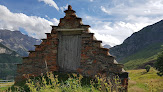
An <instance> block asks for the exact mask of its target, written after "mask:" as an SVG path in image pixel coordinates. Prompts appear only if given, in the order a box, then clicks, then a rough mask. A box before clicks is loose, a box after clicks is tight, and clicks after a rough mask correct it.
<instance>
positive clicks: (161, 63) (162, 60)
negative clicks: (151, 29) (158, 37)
mask: <svg viewBox="0 0 163 92" xmlns="http://www.w3.org/2000/svg"><path fill="white" fill-rule="evenodd" d="M155 68H156V69H157V70H158V71H159V72H158V73H157V74H158V75H159V76H162V75H163V45H162V48H161V52H160V53H159V54H158V58H157V61H156V63H155Z"/></svg>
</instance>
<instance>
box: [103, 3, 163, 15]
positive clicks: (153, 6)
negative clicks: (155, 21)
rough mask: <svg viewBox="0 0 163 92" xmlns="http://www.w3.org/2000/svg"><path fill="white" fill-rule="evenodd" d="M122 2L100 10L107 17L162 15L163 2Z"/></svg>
mask: <svg viewBox="0 0 163 92" xmlns="http://www.w3.org/2000/svg"><path fill="white" fill-rule="evenodd" d="M118 1H119V2H118ZM124 1H125V0H124ZM124 1H121V0H117V2H116V3H115V4H116V5H115V6H113V7H107V6H106V7H105V6H101V10H102V11H103V12H105V13H107V14H109V15H111V14H117V15H124V16H126V15H139V16H152V15H163V12H162V11H163V3H162V2H163V0H147V1H146V2H140V1H137V0H135V1H132V2H131V1H130V0H128V1H125V2H124Z"/></svg>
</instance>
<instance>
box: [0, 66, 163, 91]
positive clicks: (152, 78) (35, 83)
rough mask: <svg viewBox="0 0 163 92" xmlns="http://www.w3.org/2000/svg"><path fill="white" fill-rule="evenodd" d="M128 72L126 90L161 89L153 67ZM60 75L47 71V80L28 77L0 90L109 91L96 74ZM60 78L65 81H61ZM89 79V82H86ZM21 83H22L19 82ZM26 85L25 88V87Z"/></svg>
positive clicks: (162, 83)
mask: <svg viewBox="0 0 163 92" xmlns="http://www.w3.org/2000/svg"><path fill="white" fill-rule="evenodd" d="M127 72H129V78H130V79H129V85H128V92H161V91H163V77H161V76H158V75H157V74H156V73H157V72H158V71H157V70H155V69H154V68H151V69H150V71H149V72H146V70H145V69H139V70H128V71H127ZM60 76H61V75H55V76H53V75H52V74H51V73H49V77H48V78H49V80H47V78H46V76H42V77H40V79H36V78H34V79H29V80H28V81H27V82H26V83H25V85H26V86H21V87H20V86H16V85H15V86H14V89H13V87H11V88H8V89H7V87H3V88H0V91H2V90H8V91H9V90H11V89H12V90H15V91H16V92H20V91H23V90H27V87H28V91H26V92H29V90H31V91H32V92H36V90H39V92H46V91H47V92H77V91H78V92H105V91H106V90H107V91H108V90H109V91H110V86H111V83H110V84H109V85H108V84H105V79H102V78H99V77H97V76H96V79H97V81H92V80H91V79H89V78H88V79H87V84H86V82H83V81H86V79H84V77H83V76H81V75H75V74H74V75H67V76H68V79H66V78H65V77H63V78H60ZM61 79H63V80H65V81H61ZM83 79H84V80H83ZM88 81H89V82H88ZM116 81H117V84H116V85H117V88H118V87H120V86H119V83H118V82H119V80H118V79H117V80H116ZM20 85H22V84H20ZM25 87H26V88H25Z"/></svg>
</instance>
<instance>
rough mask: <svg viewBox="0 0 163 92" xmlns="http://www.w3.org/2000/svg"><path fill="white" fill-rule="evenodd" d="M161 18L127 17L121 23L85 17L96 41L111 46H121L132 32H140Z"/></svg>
mask: <svg viewBox="0 0 163 92" xmlns="http://www.w3.org/2000/svg"><path fill="white" fill-rule="evenodd" d="M162 18H163V17H156V18H148V17H137V16H133V15H132V16H127V18H126V19H124V20H123V21H114V22H106V21H103V20H99V19H96V18H94V17H93V18H92V17H90V16H85V19H87V21H91V22H92V24H91V25H93V26H92V28H91V29H90V30H91V32H93V33H95V37H96V38H97V39H98V40H102V41H103V44H109V45H111V46H115V45H119V44H121V43H122V42H123V41H124V40H125V39H126V38H127V37H129V36H130V35H131V34H133V33H134V32H137V31H139V30H141V29H142V28H143V27H145V26H147V25H151V24H153V23H155V22H158V21H160V20H161V19H162Z"/></svg>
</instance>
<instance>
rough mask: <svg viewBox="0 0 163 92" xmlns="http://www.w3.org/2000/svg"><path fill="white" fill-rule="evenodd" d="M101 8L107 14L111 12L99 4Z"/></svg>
mask: <svg viewBox="0 0 163 92" xmlns="http://www.w3.org/2000/svg"><path fill="white" fill-rule="evenodd" d="M101 10H102V11H103V12H105V13H107V14H109V15H110V14H111V12H110V11H109V10H106V9H105V8H104V7H103V6H101Z"/></svg>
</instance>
